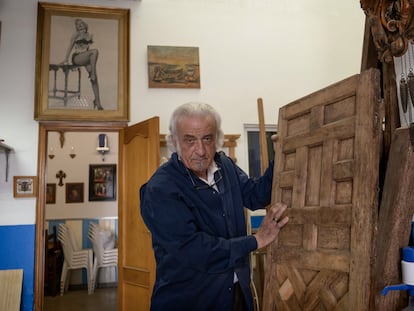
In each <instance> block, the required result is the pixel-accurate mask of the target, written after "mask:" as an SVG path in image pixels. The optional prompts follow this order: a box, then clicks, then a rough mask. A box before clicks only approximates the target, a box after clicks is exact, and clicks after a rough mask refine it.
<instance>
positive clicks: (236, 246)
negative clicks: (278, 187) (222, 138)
mask: <svg viewBox="0 0 414 311" xmlns="http://www.w3.org/2000/svg"><path fill="white" fill-rule="evenodd" d="M215 161H216V163H217V166H218V167H219V168H220V170H221V171H220V172H221V174H222V176H223V178H222V180H220V181H219V182H218V183H217V186H218V188H219V192H217V191H216V190H214V189H213V188H211V187H210V188H209V187H204V188H203V189H196V187H194V184H193V182H192V180H193V181H194V183H195V184H196V185H203V184H204V185H205V183H204V182H203V181H202V180H200V179H199V178H198V177H197V176H196V175H195V174H193V173H192V172H190V170H187V169H186V168H185V166H184V164H183V163H182V162H181V161H180V160H179V159H178V156H177V154H176V153H173V154H172V155H171V159H170V160H169V161H168V162H167V163H165V164H163V165H162V166H161V167H160V168H159V169H158V170H157V171H156V172H155V174H154V175H153V176H152V177H151V178H150V180H149V181H148V183H146V184H145V185H143V186H142V187H141V189H140V198H141V215H142V217H143V219H144V222H145V224H146V225H147V227H148V228H149V230H150V231H151V233H152V244H153V248H154V252H155V259H156V264H157V268H156V281H155V285H154V289H153V295H152V301H151V310H153V311H162V310H168V311H171V310H180V311H186V310H191V311H194V310H197V311H203V310H206V311H214V310H217V311H223V310H231V306H232V297H233V293H232V290H233V278H234V272H236V273H237V276H238V279H239V282H240V286H241V288H242V290H243V293H244V296H245V298H246V304H247V305H248V309H249V310H253V298H252V294H251V288H250V266H249V253H250V252H251V251H253V250H255V249H257V241H256V239H255V237H253V236H247V235H246V221H245V213H244V207H247V208H249V209H251V210H255V209H259V208H264V207H266V206H267V205H268V204H270V200H271V192H272V179H273V162H271V165H270V166H269V168H268V169H267V171H266V172H265V174H264V175H263V176H262V177H261V178H258V179H250V178H249V177H248V176H247V175H246V173H244V172H243V171H242V170H241V169H240V168H239V167H238V166H237V165H236V164H235V163H234V162H233V161H232V160H231V159H230V158H229V157H227V156H225V155H224V154H219V153H216V155H215ZM189 174H191V177H192V180H191V178H190V176H189Z"/></svg>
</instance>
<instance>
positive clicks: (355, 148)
mask: <svg viewBox="0 0 414 311" xmlns="http://www.w3.org/2000/svg"><path fill="white" fill-rule="evenodd" d="M379 95H380V93H379V72H378V71H377V70H374V69H372V70H369V71H366V72H364V73H361V74H360V75H355V76H352V77H350V78H348V79H345V80H343V81H341V82H339V83H336V84H334V85H331V86H329V87H327V88H325V89H323V90H320V91H318V92H315V93H313V94H311V95H308V96H306V97H304V98H302V99H299V100H297V101H295V102H293V103H291V104H288V105H286V106H284V107H282V108H281V109H280V112H279V122H278V140H277V142H276V145H275V147H276V157H275V158H276V160H275V161H276V162H275V171H274V184H273V196H272V200H273V202H279V201H282V202H284V203H286V204H287V205H288V207H289V209H288V212H287V214H288V215H289V219H290V220H289V223H288V225H287V226H286V227H285V228H284V229H283V230H282V231H281V233H280V235H279V240H278V242H275V243H274V244H272V245H271V246H270V247H269V249H268V255H267V256H268V257H267V259H268V260H267V262H268V266H267V267H266V278H265V289H266V290H265V295H264V310H278V311H283V310H292V311H298V310H350V309H351V308H352V309H353V310H361V311H366V310H370V308H372V306H373V297H374V296H373V293H372V292H371V290H372V289H371V286H372V270H373V265H371V264H372V262H373V257H374V243H373V237H374V230H375V227H376V215H377V196H378V193H377V188H378V165H379V154H380V152H379V146H380V139H381V128H380V118H379V115H378V113H379Z"/></svg>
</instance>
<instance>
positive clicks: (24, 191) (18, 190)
mask: <svg viewBox="0 0 414 311" xmlns="http://www.w3.org/2000/svg"><path fill="white" fill-rule="evenodd" d="M36 194H37V177H36V176H13V196H14V197H15V198H32V197H36Z"/></svg>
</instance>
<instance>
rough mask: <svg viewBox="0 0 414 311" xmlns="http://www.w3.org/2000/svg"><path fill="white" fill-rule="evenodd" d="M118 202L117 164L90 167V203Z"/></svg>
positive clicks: (92, 165)
mask: <svg viewBox="0 0 414 311" xmlns="http://www.w3.org/2000/svg"><path fill="white" fill-rule="evenodd" d="M115 200H116V164H97V165H95V164H91V165H89V201H115Z"/></svg>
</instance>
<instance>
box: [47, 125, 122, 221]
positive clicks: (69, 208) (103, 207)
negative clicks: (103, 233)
mask: <svg viewBox="0 0 414 311" xmlns="http://www.w3.org/2000/svg"><path fill="white" fill-rule="evenodd" d="M100 133H103V132H87V133H79V132H67V133H65V143H64V146H63V147H61V146H60V140H59V138H60V135H59V133H57V132H50V133H49V134H48V146H50V147H51V148H53V155H54V158H53V159H49V158H48V159H47V164H46V174H47V175H46V176H47V183H54V184H56V203H54V204H46V209H45V219H46V220H51V219H52V220H57V219H83V218H98V219H99V218H103V217H115V218H116V217H118V205H117V204H118V200H117V196H116V200H114V201H89V165H90V164H93V165H96V164H100V165H106V164H116V168H118V134H117V133H114V132H112V133H105V134H107V136H108V145H109V148H110V151H109V153H107V154H105V156H104V161H102V155H101V154H100V153H98V152H97V151H96V147H97V146H98V134H100ZM72 147H73V148H74V151H73V152H74V153H75V154H76V156H75V157H74V158H73V159H72V158H71V157H70V156H69V154H70V153H71V152H72V150H71V148H72ZM48 153H49V154H50V150H49V151H48ZM60 170H62V171H63V172H65V175H66V177H65V178H64V179H63V180H62V182H63V183H64V185H63V186H59V179H57V178H56V173H58V172H59V171H60ZM116 173H117V174H116V175H118V170H116ZM115 177H117V176H115ZM117 181H118V180H117V179H115V183H116V182H117ZM67 183H83V187H84V193H83V202H82V203H66V184H67Z"/></svg>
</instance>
